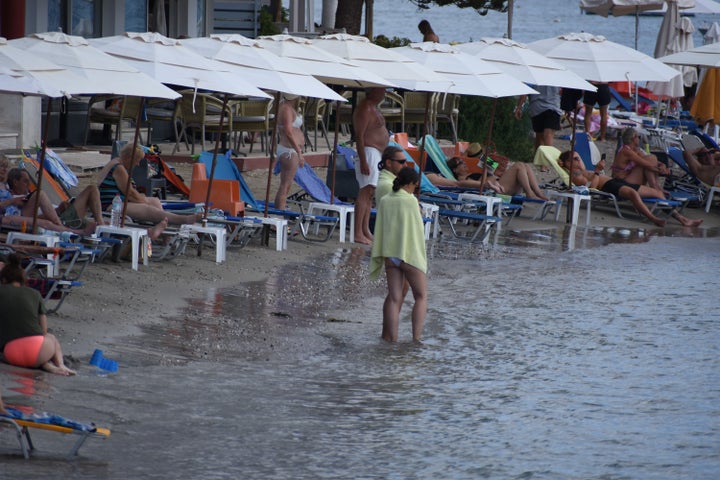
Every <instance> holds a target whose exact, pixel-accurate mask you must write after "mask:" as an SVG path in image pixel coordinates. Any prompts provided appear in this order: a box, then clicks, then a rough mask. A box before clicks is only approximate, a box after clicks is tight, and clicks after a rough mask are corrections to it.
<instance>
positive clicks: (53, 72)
mask: <svg viewBox="0 0 720 480" xmlns="http://www.w3.org/2000/svg"><path fill="white" fill-rule="evenodd" d="M0 65H1V66H2V67H0V68H2V70H0V74H1V77H0V91H3V92H8V93H22V94H25V95H45V96H48V97H55V98H57V97H62V96H70V95H72V94H80V93H85V92H89V91H92V89H93V85H91V84H90V83H89V82H88V81H87V80H86V79H84V78H82V77H79V76H78V75H76V74H75V73H73V72H71V71H70V70H68V69H66V68H63V67H62V66H60V65H57V64H55V63H53V62H51V61H49V60H46V59H44V58H41V57H38V56H37V55H32V54H28V53H26V52H24V51H22V50H20V49H19V48H16V47H14V46H12V45H10V44H9V43H8V41H7V39H5V38H3V37H0Z"/></svg>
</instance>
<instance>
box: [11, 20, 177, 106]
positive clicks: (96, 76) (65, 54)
mask: <svg viewBox="0 0 720 480" xmlns="http://www.w3.org/2000/svg"><path fill="white" fill-rule="evenodd" d="M9 43H10V45H12V46H14V47H17V48H19V49H22V50H24V51H25V52H27V53H28V54H30V53H31V54H34V55H37V56H39V57H42V58H45V59H46V60H50V61H52V62H54V63H57V64H58V65H61V66H62V67H64V68H67V69H68V70H70V71H72V72H73V73H75V74H77V75H79V76H81V77H84V78H85V79H86V80H87V81H88V83H90V84H91V85H93V87H92V90H89V91H87V92H83V93H107V94H116V95H132V96H139V97H156V98H169V99H175V98H178V97H180V95H179V94H178V93H177V92H175V91H174V90H172V89H170V88H168V87H166V86H165V85H163V84H162V83H160V82H158V81H157V80H155V79H153V78H150V77H149V76H147V75H146V74H144V73H142V72H141V71H139V70H138V69H136V68H134V67H132V66H131V65H129V64H128V63H126V62H123V61H122V60H120V59H118V58H116V57H113V56H111V55H108V54H107V53H105V52H103V51H101V50H99V49H97V48H95V47H93V46H92V45H90V43H89V42H88V41H87V40H86V39H84V38H83V37H78V36H74V35H67V34H65V33H62V32H47V33H36V34H32V35H29V36H27V37H24V38H18V39H15V40H10V42H9Z"/></svg>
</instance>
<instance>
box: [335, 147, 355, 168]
mask: <svg viewBox="0 0 720 480" xmlns="http://www.w3.org/2000/svg"><path fill="white" fill-rule="evenodd" d="M337 152H338V153H339V154H340V155H342V156H343V158H345V164H346V165H345V167H346V169H347V170H355V161H353V158H357V156H358V154H357V152H356V151H355V150H353V149H352V148H350V147H346V146H344V145H338V146H337Z"/></svg>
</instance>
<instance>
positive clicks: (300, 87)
mask: <svg viewBox="0 0 720 480" xmlns="http://www.w3.org/2000/svg"><path fill="white" fill-rule="evenodd" d="M182 44H183V45H184V46H185V47H187V48H189V49H191V50H193V51H195V52H196V53H199V54H200V55H202V56H203V57H205V58H209V59H211V60H216V61H219V62H223V63H225V64H227V65H228V68H229V69H230V71H231V72H232V73H235V74H237V75H240V76H241V78H243V79H245V80H246V81H248V82H250V83H251V84H253V85H255V86H256V87H258V88H262V89H265V90H272V91H275V92H283V93H290V94H293V95H302V96H305V97H315V98H324V99H328V100H339V101H345V99H344V98H343V97H342V96H340V95H338V94H337V93H335V92H334V91H333V90H331V89H330V88H328V87H327V86H326V85H325V84H323V83H322V82H320V81H319V80H317V79H316V78H315V77H313V76H312V75H308V74H305V73H302V66H301V65H300V64H298V63H297V62H296V61H295V60H293V59H291V58H280V57H278V56H277V55H275V54H274V53H272V52H271V51H269V50H268V49H266V48H265V47H263V46H262V45H260V43H259V42H258V41H256V40H252V39H250V38H247V37H244V36H242V35H238V34H214V35H210V37H202V38H189V39H186V40H183V41H182Z"/></svg>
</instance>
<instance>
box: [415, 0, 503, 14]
mask: <svg viewBox="0 0 720 480" xmlns="http://www.w3.org/2000/svg"><path fill="white" fill-rule="evenodd" d="M410 1H411V2H412V3H414V4H415V5H417V6H418V8H422V9H428V8H430V6H431V5H433V4H435V5H438V6H440V7H444V6H446V5H455V6H456V7H458V8H472V9H474V10H476V11H477V12H478V13H479V14H480V15H487V13H488V10H497V11H498V12H503V13H504V12H507V11H508V0H410Z"/></svg>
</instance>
